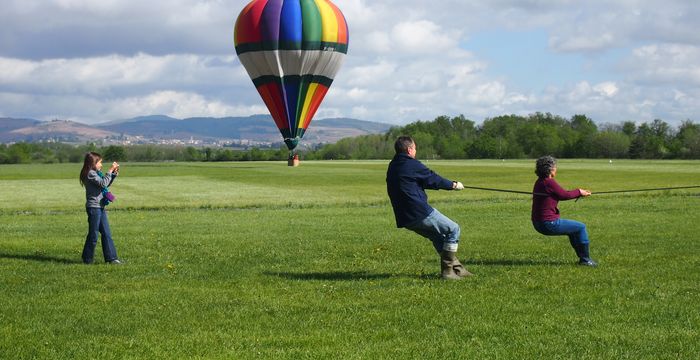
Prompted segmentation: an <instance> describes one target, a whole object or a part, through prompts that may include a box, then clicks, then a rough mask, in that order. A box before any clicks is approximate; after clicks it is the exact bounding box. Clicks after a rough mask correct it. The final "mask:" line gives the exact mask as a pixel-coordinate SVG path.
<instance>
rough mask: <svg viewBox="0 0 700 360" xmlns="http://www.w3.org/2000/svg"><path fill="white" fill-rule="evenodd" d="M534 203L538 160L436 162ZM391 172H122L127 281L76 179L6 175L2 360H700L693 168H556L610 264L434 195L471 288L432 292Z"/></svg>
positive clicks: (1, 188)
mask: <svg viewBox="0 0 700 360" xmlns="http://www.w3.org/2000/svg"><path fill="white" fill-rule="evenodd" d="M426 164H427V165H428V166H429V167H431V168H432V169H434V170H435V171H437V172H438V173H440V174H441V175H443V176H445V177H447V178H450V179H455V180H460V181H462V182H463V183H464V184H465V185H471V186H482V187H493V188H502V189H514V190H522V191H529V190H531V189H532V183H533V182H534V173H533V170H534V161H532V160H528V161H505V162H502V161H429V162H426ZM386 165H387V162H386V161H366V162H360V161H357V162H350V161H348V162H338V161H329V162H311V161H307V162H302V165H301V166H300V167H298V168H289V167H287V166H286V163H281V162H279V163H273V162H269V163H255V162H243V163H159V164H142V163H124V164H122V167H121V168H122V170H121V174H120V176H119V178H118V179H117V180H116V182H115V183H114V185H113V186H112V190H113V192H114V193H115V195H116V196H117V201H116V202H115V203H114V204H112V205H110V206H109V217H110V223H111V225H112V231H113V235H114V239H115V243H116V247H117V250H118V252H119V256H120V258H122V259H125V260H126V261H127V265H125V266H110V265H105V264H103V263H102V261H101V248H100V247H99V245H98V249H97V252H96V263H97V264H96V265H83V264H81V263H80V252H81V249H82V245H83V241H84V237H85V231H86V228H87V223H86V214H85V210H84V190H83V189H82V188H81V187H80V185H79V183H78V179H77V175H78V172H79V170H80V165H78V164H58V165H3V166H0V303H1V304H2V307H1V308H0V359H28V358H47V359H86V358H102V359H124V358H145V359H162V358H207V359H209V358H220V359H238V358H274V359H284V358H287V359H300V358H314V359H315V358H331V357H332V358H337V359H404V358H413V359H446V358H453V359H481V358H504V359H505V358H591V359H600V358H609V359H625V358H627V359H696V358H697V356H698V354H699V353H700V341H699V336H698V335H699V334H698V331H699V327H700V305H698V303H699V302H700V285H699V284H700V242H699V241H698V240H700V222H699V220H700V189H691V190H676V191H659V192H642V193H628V194H610V195H598V196H596V195H595V192H596V191H608V190H622V189H636V188H650V187H670V186H686V185H700V162H698V161H614V162H613V163H612V164H610V163H608V161H607V160H561V161H560V163H559V172H558V176H557V179H558V181H559V183H560V184H562V185H563V186H565V187H567V188H573V187H583V188H586V189H590V190H591V191H593V192H594V195H593V196H591V197H590V198H586V199H584V200H581V201H578V202H573V201H569V202H562V203H560V209H561V210H562V213H563V215H564V216H565V217H567V218H572V219H577V220H580V221H583V222H585V223H586V224H587V225H588V228H589V233H590V237H591V253H592V256H593V258H594V259H595V260H597V261H598V262H599V263H600V266H599V267H598V268H595V269H591V268H582V267H578V266H575V265H574V264H575V261H576V258H575V256H574V253H573V250H572V249H571V248H570V247H569V245H568V241H567V239H566V238H565V237H544V236H541V235H539V234H538V233H536V232H535V231H534V230H533V229H532V226H531V224H530V221H529V215H530V214H529V209H530V201H529V198H528V197H527V196H525V195H518V194H507V193H496V192H485V191H477V190H465V191H461V192H448V191H431V192H429V196H430V200H431V203H432V205H434V206H435V207H436V208H438V209H439V210H440V211H441V212H442V213H444V214H445V215H447V216H449V217H450V218H452V219H453V220H455V221H457V222H458V223H459V224H460V225H461V226H462V240H461V243H460V244H461V245H460V250H459V254H460V257H461V258H463V259H464V261H463V262H464V263H465V264H466V265H467V267H468V269H469V270H470V271H472V272H473V273H475V274H476V276H475V277H473V278H468V279H465V280H463V281H459V282H446V281H441V280H440V279H439V277H438V270H439V264H438V259H437V256H436V254H435V253H434V251H433V250H432V246H431V245H430V243H429V242H428V241H427V240H425V239H422V238H420V237H418V236H417V235H415V234H413V233H411V232H409V231H406V230H400V229H396V228H395V225H394V219H393V214H392V212H391V208H390V206H389V203H388V199H387V197H386V191H385V182H384V177H385V171H386Z"/></svg>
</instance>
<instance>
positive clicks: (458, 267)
mask: <svg viewBox="0 0 700 360" xmlns="http://www.w3.org/2000/svg"><path fill="white" fill-rule="evenodd" d="M452 269H454V271H455V274H457V275H458V276H459V277H467V276H472V275H474V274H472V273H470V272H469V270H467V268H465V267H464V265H462V263H461V262H459V260H458V259H457V257H456V256H455V261H454V262H453V263H452Z"/></svg>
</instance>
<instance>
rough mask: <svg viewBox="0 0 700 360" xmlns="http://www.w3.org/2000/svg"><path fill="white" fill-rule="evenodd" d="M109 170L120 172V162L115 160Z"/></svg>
mask: <svg viewBox="0 0 700 360" xmlns="http://www.w3.org/2000/svg"><path fill="white" fill-rule="evenodd" d="M109 172H111V173H115V172H119V163H117V162H116V161H115V162H113V163H112V167H111V168H109Z"/></svg>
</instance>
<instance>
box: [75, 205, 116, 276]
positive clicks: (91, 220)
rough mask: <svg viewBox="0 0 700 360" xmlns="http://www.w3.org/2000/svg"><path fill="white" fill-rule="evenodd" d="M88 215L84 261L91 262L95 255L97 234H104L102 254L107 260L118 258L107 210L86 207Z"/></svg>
mask: <svg viewBox="0 0 700 360" xmlns="http://www.w3.org/2000/svg"><path fill="white" fill-rule="evenodd" d="M86 211H87V215H88V233H87V236H86V237H85V246H84V247H83V262H84V263H86V264H90V263H92V261H93V257H94V255H95V247H96V246H97V235H98V233H99V234H100V235H102V237H101V240H102V255H104V258H105V262H110V261H112V260H116V259H117V249H115V248H114V241H112V231H111V230H110V229H109V221H108V220H107V211H106V210H105V209H104V208H86Z"/></svg>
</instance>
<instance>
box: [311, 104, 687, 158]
mask: <svg viewBox="0 0 700 360" xmlns="http://www.w3.org/2000/svg"><path fill="white" fill-rule="evenodd" d="M400 135H410V136H412V137H413V139H414V140H415V141H416V144H417V146H418V157H419V158H424V159H504V158H507V159H521V158H537V157H539V156H542V155H553V156H555V157H560V158H611V159H700V125H698V124H694V123H693V122H692V121H690V120H687V121H684V122H682V123H681V124H680V126H678V128H676V129H674V128H672V127H671V126H670V125H669V124H668V123H666V122H664V121H663V120H659V119H657V120H654V121H653V122H651V123H642V124H640V125H639V126H637V125H636V124H635V123H634V122H631V121H628V122H624V123H622V124H604V125H601V126H598V125H596V124H595V123H594V122H593V120H591V119H590V118H588V117H587V116H585V115H575V116H573V117H571V119H565V118H563V117H561V116H557V115H552V114H550V113H535V114H531V115H529V116H518V115H503V116H499V117H494V118H488V119H486V120H484V122H483V123H482V124H481V125H476V124H475V123H474V122H473V121H471V120H468V119H466V118H464V116H457V117H453V118H450V117H447V116H440V117H438V118H436V119H435V120H433V121H428V122H424V121H417V122H414V123H411V124H408V125H406V126H398V127H393V128H391V129H390V130H389V131H388V132H387V133H386V134H382V135H365V136H359V137H354V138H346V139H342V140H340V141H338V142H337V143H335V144H329V145H326V146H323V147H321V148H319V149H317V150H316V151H314V153H313V158H316V159H389V158H391V157H392V156H393V155H394V149H393V142H394V140H395V139H396V137H398V136H400Z"/></svg>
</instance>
